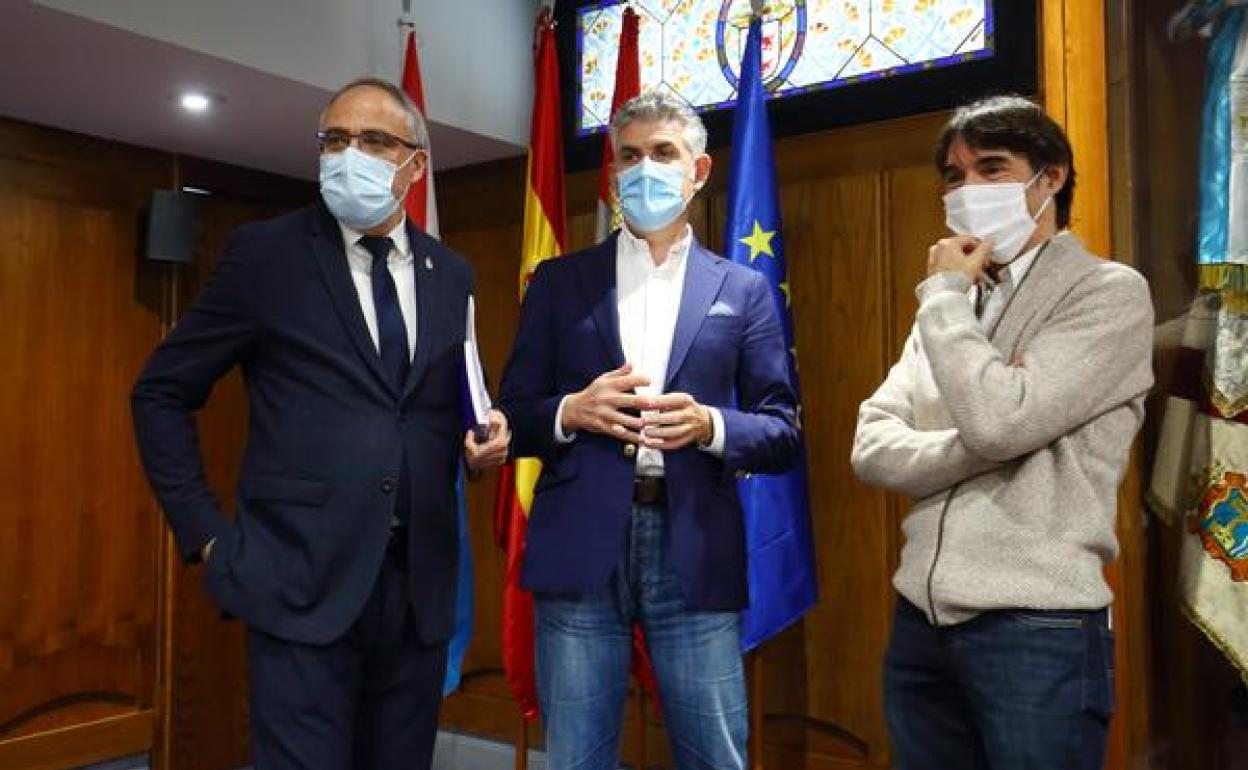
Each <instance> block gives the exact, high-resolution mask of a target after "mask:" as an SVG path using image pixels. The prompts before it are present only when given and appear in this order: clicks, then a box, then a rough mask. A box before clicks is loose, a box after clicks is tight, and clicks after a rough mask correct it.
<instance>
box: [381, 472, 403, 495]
mask: <svg viewBox="0 0 1248 770" xmlns="http://www.w3.org/2000/svg"><path fill="white" fill-rule="evenodd" d="M398 486H399V482H398V480H396V479H395V478H394V477H393V476H386V477H385V478H384V479H382V480H381V491H382V492H385V493H386V494H387V495H388V494H390V493H391V492H393V491H394V490H395V489H396V488H397V487H398Z"/></svg>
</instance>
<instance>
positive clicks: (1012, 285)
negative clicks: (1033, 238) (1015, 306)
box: [971, 241, 1047, 332]
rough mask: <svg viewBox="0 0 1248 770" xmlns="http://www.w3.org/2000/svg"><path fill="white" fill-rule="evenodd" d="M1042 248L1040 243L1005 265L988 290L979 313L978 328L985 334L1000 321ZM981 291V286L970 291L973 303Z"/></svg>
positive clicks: (1042, 245)
mask: <svg viewBox="0 0 1248 770" xmlns="http://www.w3.org/2000/svg"><path fill="white" fill-rule="evenodd" d="M1045 243H1047V241H1046V242H1045ZM1043 247H1044V243H1041V244H1039V245H1038V246H1033V247H1032V248H1030V249H1028V250H1027V253H1025V254H1023V255H1022V256H1020V257H1018V258H1016V259H1015V260H1014V261H1013V262H1011V263H1010V264H1008V265H1006V267H1005V270H1004V271H1003V272H1002V273H1001V274H999V279H1000V280H999V281H998V282H997V283H996V284H995V285H994V286H993V287H992V288H991V289H990V290H989V292H988V297H987V298H986V299H985V300H984V301H983V307H982V308H981V309H980V312H979V327H980V328H981V329H983V330H984V331H985V332H991V331H992V330H993V329H994V328H995V327H996V325H997V321H999V320H1001V314H1002V313H1004V312H1005V308H1006V307H1007V306H1008V305H1009V300H1010V295H1011V294H1013V293H1014V291H1015V290H1016V289H1018V285H1019V284H1020V283H1022V282H1023V278H1024V276H1026V275H1027V271H1028V270H1031V265H1032V263H1034V262H1035V261H1036V255H1037V254H1039V253H1040V249H1041V248H1043ZM980 280H981V281H983V280H984V279H983V278H981V279H980ZM981 291H983V286H982V285H976V286H975V287H974V288H972V289H971V300H972V301H973V302H977V301H978V300H979V292H981Z"/></svg>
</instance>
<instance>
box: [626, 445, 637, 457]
mask: <svg viewBox="0 0 1248 770" xmlns="http://www.w3.org/2000/svg"><path fill="white" fill-rule="evenodd" d="M624 456H625V457H627V458H628V459H630V460H631V459H633V458H634V457H636V456H637V445H636V444H625V445H624Z"/></svg>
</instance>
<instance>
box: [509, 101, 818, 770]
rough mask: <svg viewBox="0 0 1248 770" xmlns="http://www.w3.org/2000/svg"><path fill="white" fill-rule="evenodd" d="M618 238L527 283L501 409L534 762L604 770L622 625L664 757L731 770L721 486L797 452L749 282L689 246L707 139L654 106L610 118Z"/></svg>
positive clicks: (732, 501)
mask: <svg viewBox="0 0 1248 770" xmlns="http://www.w3.org/2000/svg"><path fill="white" fill-rule="evenodd" d="M610 133H611V142H612V145H613V148H614V150H615V166H614V168H613V174H614V178H615V186H616V189H617V190H618V193H619V196H620V202H621V208H622V210H623V214H624V219H625V223H626V225H625V227H624V228H622V229H621V230H620V231H618V232H617V233H615V234H614V235H613V236H612V237H611V238H609V239H607V240H606V241H605V242H604V243H602V244H600V245H598V246H595V247H593V248H590V249H587V250H585V251H583V252H580V253H577V254H571V255H568V256H566V257H563V258H561V259H555V260H550V261H548V262H545V263H543V264H542V265H541V267H540V268H539V269H538V271H537V273H536V274H535V275H534V277H533V281H532V283H531V284H530V286H529V289H528V293H527V296H526V298H525V303H524V308H523V311H522V313H521V320H520V328H519V331H518V333H517V336H516V344H515V349H514V351H513V352H512V355H511V360H510V362H509V363H508V365H507V370H506V372H505V374H504V377H503V384H502V389H501V393H500V398H499V403H500V409H502V410H503V411H504V412H505V413H506V414H507V415H508V418H509V420H510V424H511V426H512V429H513V431H514V447H513V451H514V453H515V454H517V455H532V456H537V457H540V458H541V460H542V462H543V467H542V473H541V476H540V477H539V479H538V482H537V487H536V490H535V495H534V499H533V505H532V509H531V515H530V518H529V528H528V540H527V546H526V555H525V563H524V572H523V584H524V586H525V587H526V588H528V589H530V590H531V591H533V593H534V598H535V607H536V634H537V639H536V651H537V683H538V696H539V700H540V705H541V709H542V713H543V716H544V719H545V724H546V750H547V753H548V766H549V767H550V768H551V770H571V769H572V768H576V770H608V769H612V770H613V769H614V768H616V767H618V746H619V733H620V719H621V716H622V710H623V705H624V701H625V697H626V695H627V691H628V670H629V660H630V650H631V637H632V634H631V628H632V625H633V623H634V622H637V623H640V625H641V626H642V628H643V630H644V631H645V638H646V643H647V646H648V648H649V653H650V657H651V660H652V662H653V665H654V670H655V674H656V676H657V679H658V683H659V690H660V696H661V702H662V706H663V713H664V720H665V723H666V725H667V730H668V735H669V736H670V738H671V743H672V752H673V756H674V757H675V759H676V764H677V766H678V767H679V768H681V769H682V770H690V769H692V768H717V769H718V768H725V769H738V768H743V767H744V766H745V739H746V730H747V714H746V697H745V683H744V678H743V675H742V665H741V654H740V638H739V636H740V634H739V628H738V620H737V618H738V612H739V611H740V610H741V609H743V608H744V607H745V606H746V603H747V597H748V591H747V585H746V564H745V532H744V522H743V519H742V513H741V503H740V500H739V498H738V496H737V483H736V482H737V478H738V477H739V476H740V475H742V474H745V473H751V472H762V473H767V472H780V471H783V470H785V469H787V468H788V467H790V466H791V465H792V464H793V463H794V462H795V461H796V459H797V454H798V442H799V436H798V428H797V415H796V410H797V397H796V394H795V392H794V388H793V384H792V383H791V382H790V381H789V375H788V364H787V358H786V357H787V351H786V349H785V344H784V339H783V336H782V333H781V326H780V321H779V316H778V314H777V310H776V308H775V303H774V300H773V299H772V296H771V292H770V290H769V288H768V286H767V282H766V281H765V279H764V278H763V277H762V275H761V274H759V273H756V272H755V271H753V270H750V269H748V268H745V267H741V266H738V265H734V264H733V263H731V262H728V261H725V260H723V259H721V258H720V257H718V256H716V255H714V254H712V253H711V252H709V251H707V250H706V249H705V248H703V247H702V246H701V245H700V244H698V242H697V241H696V240H695V239H694V237H693V232H692V229H691V228H690V226H689V222H688V210H687V209H688V203H689V201H690V200H691V199H692V197H693V196H694V195H695V194H696V193H697V191H698V190H699V189H701V187H702V186H703V185H704V184H705V183H706V179H707V176H708V174H709V173H710V170H711V158H710V156H708V155H707V154H706V130H705V129H704V128H703V126H702V122H701V120H699V118H698V117H697V115H696V114H695V113H693V112H692V111H691V110H690V109H689V108H688V107H687V106H686V105H684V103H683V102H680V101H678V100H677V99H675V98H674V97H670V96H668V95H666V94H663V93H659V92H650V93H645V94H643V95H641V96H639V97H637V98H635V99H633V100H631V101H629V102H628V103H626V104H625V105H624V106H623V107H622V108H621V109H620V111H619V112H618V113H617V114H616V116H615V118H614V119H613V120H612V124H611V132H610Z"/></svg>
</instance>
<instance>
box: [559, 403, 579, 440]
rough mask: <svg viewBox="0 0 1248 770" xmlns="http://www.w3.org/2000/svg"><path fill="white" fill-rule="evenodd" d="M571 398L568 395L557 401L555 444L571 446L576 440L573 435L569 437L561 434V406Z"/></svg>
mask: <svg viewBox="0 0 1248 770" xmlns="http://www.w3.org/2000/svg"><path fill="white" fill-rule="evenodd" d="M571 397H572V395H571V394H568V395H566V396H564V397H563V398H561V399H559V408H558V409H556V410H555V443H557V444H571V443H572V442H573V441H575V440H576V434H575V433H573V434H572V435H571V436H565V435H564V433H563V405H564V404H566V403H568V399H569V398H571Z"/></svg>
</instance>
